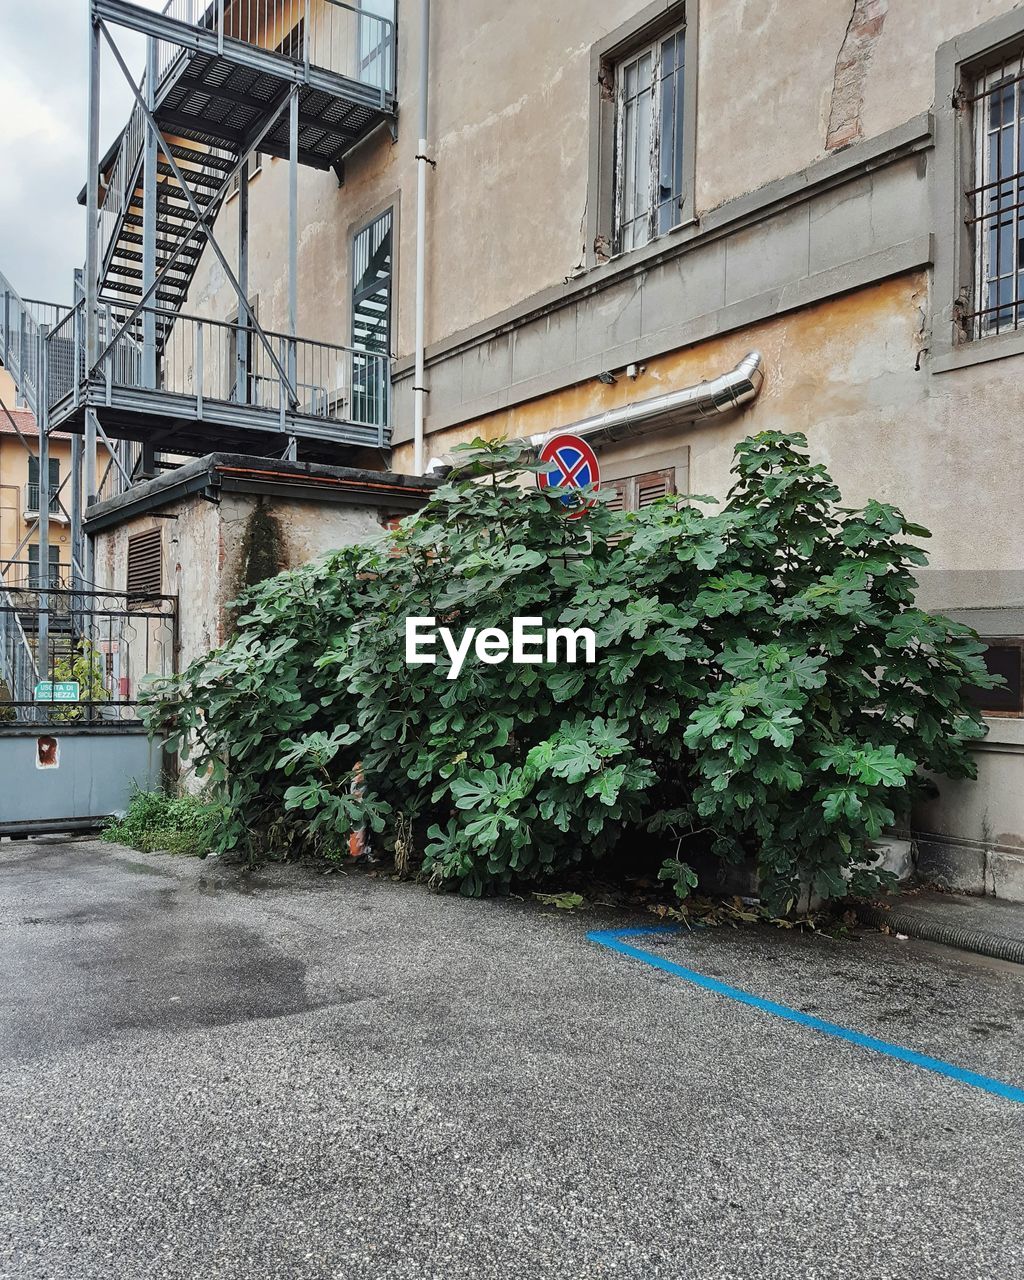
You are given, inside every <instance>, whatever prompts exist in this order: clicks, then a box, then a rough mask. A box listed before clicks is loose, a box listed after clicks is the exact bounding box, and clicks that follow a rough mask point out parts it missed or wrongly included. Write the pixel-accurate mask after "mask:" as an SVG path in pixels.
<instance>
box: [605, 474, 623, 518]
mask: <svg viewBox="0 0 1024 1280" xmlns="http://www.w3.org/2000/svg"><path fill="white" fill-rule="evenodd" d="M628 483H629V482H628V481H627V480H615V481H612V482H611V483H610V484H603V485H602V486H601V489H602V492H607V493H611V494H614V497H612V498H609V499H608V502H607V503H606V506H607V507H608V510H609V511H625V509H626V486H627V484H628Z"/></svg>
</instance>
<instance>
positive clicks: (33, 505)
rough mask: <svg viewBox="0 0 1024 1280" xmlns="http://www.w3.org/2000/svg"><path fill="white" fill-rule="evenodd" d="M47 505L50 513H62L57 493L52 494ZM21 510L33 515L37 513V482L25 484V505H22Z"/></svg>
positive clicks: (56, 514) (55, 514)
mask: <svg viewBox="0 0 1024 1280" xmlns="http://www.w3.org/2000/svg"><path fill="white" fill-rule="evenodd" d="M49 506H50V514H51V515H54V516H59V515H62V514H63V509H62V507H61V505H60V498H59V496H58V495H56V494H54V495H53V496H52V497H51V498H50V503H49ZM23 510H24V512H25V514H26V515H30V516H35V515H38V514H39V485H38V484H33V483H29V484H27V485H26V486H25V506H24V507H23Z"/></svg>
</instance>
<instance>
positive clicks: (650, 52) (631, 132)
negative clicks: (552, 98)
mask: <svg viewBox="0 0 1024 1280" xmlns="http://www.w3.org/2000/svg"><path fill="white" fill-rule="evenodd" d="M685 78H686V27H685V24H684V25H682V26H680V27H677V28H676V29H675V30H673V31H671V32H669V33H668V34H667V35H661V36H659V37H658V39H657V40H655V41H654V42H653V43H651V44H648V45H646V46H644V48H642V49H640V50H638V51H635V52H633V53H631V54H630V55H629V56H628V57H627V58H624V59H623V60H622V61H621V62H620V63H619V64H618V66H617V67H616V71H615V83H616V143H615V245H616V250H617V251H618V252H620V253H624V252H627V251H628V250H630V249H637V248H639V247H640V246H641V245H645V244H647V243H648V242H649V241H650V240H653V239H654V238H655V236H660V235H664V233H665V232H666V231H671V230H672V228H673V227H675V226H678V225H679V223H680V222H681V221H682V220H683V209H684V205H685V201H686V194H687V193H686V182H685V166H686V131H685V127H684V126H685V105H684V100H685Z"/></svg>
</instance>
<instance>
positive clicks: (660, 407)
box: [530, 351, 764, 448]
mask: <svg viewBox="0 0 1024 1280" xmlns="http://www.w3.org/2000/svg"><path fill="white" fill-rule="evenodd" d="M763 386H764V360H763V358H762V356H761V353H760V352H759V351H752V352H751V353H750V355H748V356H747V357H746V358H745V359H743V360H741V361H740V363H739V364H738V365H737V366H736V368H735V369H733V370H732V372H731V373H723V374H722V375H721V376H720V377H718V378H713V379H712V380H711V381H710V382H698V383H697V384H696V385H695V386H692V387H684V388H683V389H682V390H681V391H669V392H668V393H667V394H666V395H663V396H655V397H654V398H653V399H651V400H640V401H637V402H635V403H633V404H624V405H622V406H621V407H620V408H618V409H609V410H608V412H607V413H602V414H598V415H597V416H596V417H593V418H584V419H583V421H582V422H575V423H572V424H571V425H566V426H564V427H559V428H557V429H556V430H554V431H548V432H545V433H544V434H543V435H536V436H531V437H530V444H531V445H533V446H535V447H536V448H541V447H543V445H544V444H545V442H546V441H548V440H550V439H551V437H552V436H556V435H562V434H566V433H567V434H569V435H574V436H581V437H582V438H583V439H584V440H587V441H588V442H589V443H590V444H609V443H611V441H613V440H622V439H624V438H625V437H627V436H634V435H641V434H643V433H645V432H648V431H658V430H659V429H661V428H663V427H675V426H680V425H681V424H682V423H685V422H697V421H699V420H700V419H701V418H713V417H714V416H715V415H716V414H719V413H731V412H732V411H733V410H735V409H742V408H743V407H744V405H748V404H752V403H753V402H754V401H755V400H756V399H757V397H758V396H759V395H760V394H761V388H762V387H763Z"/></svg>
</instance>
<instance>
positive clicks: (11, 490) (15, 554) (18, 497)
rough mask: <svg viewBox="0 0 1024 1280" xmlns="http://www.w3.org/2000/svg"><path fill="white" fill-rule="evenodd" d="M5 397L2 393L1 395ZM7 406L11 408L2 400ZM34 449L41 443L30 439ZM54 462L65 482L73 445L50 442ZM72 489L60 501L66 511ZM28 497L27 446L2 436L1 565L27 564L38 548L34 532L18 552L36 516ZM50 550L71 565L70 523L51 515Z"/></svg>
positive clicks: (37, 534) (64, 562)
mask: <svg viewBox="0 0 1024 1280" xmlns="http://www.w3.org/2000/svg"><path fill="white" fill-rule="evenodd" d="M2 394H3V393H2V392H0V395H2ZM3 402H4V404H8V405H9V404H12V403H13V401H9V400H8V399H7V397H6V396H3ZM30 441H31V444H32V447H33V449H35V448H38V442H37V441H36V440H35V439H32V438H31V437H30ZM50 456H51V458H55V459H59V460H60V476H61V479H62V480H63V479H64V477H65V476H66V475H67V474H68V472H69V469H70V467H71V442H70V441H69V440H51V441H50ZM69 489H70V486H68V487H67V488H65V490H64V491H63V493H61V495H60V498H61V501H62V502H63V504H64V506H65V508H67V509H68V510H69V511H70V509H71V495H70V492H69ZM27 496H28V453H27V452H26V450H25V446H24V445H23V444H22V443H21V441H20V440H19V439H18V437H17V436H15V435H8V434H6V433H4V434H2V435H0V565H3V564H6V563H7V562H8V561H10V560H14V561H16V562H17V563H18V564H22V563H27V561H28V556H29V553H28V546H29V545H38V543H39V530H38V529H36V530H34V531H33V533H32V535H31V537H30V538H29V540H28V544H26V546H24V547H22V548H21V550H20V551H19V550H18V546H19V544H20V542H21V540H22V538H24V537H25V535H26V534H27V533H28V531H29V529H30V527H31V525H32V523H33V521H34V520H35V519H36V517H37V514H38V513H37V512H29V511H27V509H26V506H27ZM50 546H51V547H59V548H60V563H61V564H66V565H70V563H71V532H70V528H69V524H68V521H67V519H66V518H65V517H64V516H61V515H54V514H52V513H51V515H50Z"/></svg>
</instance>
